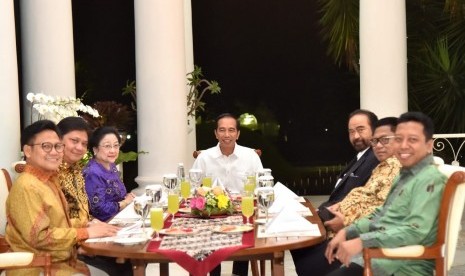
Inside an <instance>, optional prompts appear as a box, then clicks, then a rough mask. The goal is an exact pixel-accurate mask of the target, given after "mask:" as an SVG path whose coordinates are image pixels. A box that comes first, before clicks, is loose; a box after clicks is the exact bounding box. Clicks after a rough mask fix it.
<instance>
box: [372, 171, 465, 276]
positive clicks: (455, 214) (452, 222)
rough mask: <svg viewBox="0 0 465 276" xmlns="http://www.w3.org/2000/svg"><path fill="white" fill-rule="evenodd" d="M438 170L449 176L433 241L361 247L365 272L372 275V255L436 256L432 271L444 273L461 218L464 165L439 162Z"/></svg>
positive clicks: (464, 181)
mask: <svg viewBox="0 0 465 276" xmlns="http://www.w3.org/2000/svg"><path fill="white" fill-rule="evenodd" d="M439 170H440V171H442V172H443V173H444V174H446V175H447V176H449V179H448V181H447V184H446V187H445V189H444V194H443V196H442V200H441V206H440V211H439V218H438V232H437V240H436V243H434V244H433V245H431V246H423V245H409V246H403V247H398V248H365V249H364V250H363V258H364V261H365V266H364V275H365V276H371V275H373V273H372V269H371V259H372V258H387V259H403V260H407V259H410V260H414V259H417V260H418V259H429V260H435V262H436V269H435V271H436V274H435V275H436V276H443V275H447V272H448V271H449V270H450V268H451V266H452V262H453V261H454V255H455V250H456V247H457V240H458V235H459V231H460V221H461V218H462V212H463V208H464V204H465V172H464V171H465V168H463V167H458V166H450V165H442V166H439ZM458 170H459V171H458Z"/></svg>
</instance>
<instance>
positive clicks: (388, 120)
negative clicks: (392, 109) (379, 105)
mask: <svg viewBox="0 0 465 276" xmlns="http://www.w3.org/2000/svg"><path fill="white" fill-rule="evenodd" d="M380 126H390V127H391V131H392V132H395V131H396V128H397V118H396V117H384V118H381V119H379V120H378V121H377V122H376V124H375V129H376V128H378V127H380Z"/></svg>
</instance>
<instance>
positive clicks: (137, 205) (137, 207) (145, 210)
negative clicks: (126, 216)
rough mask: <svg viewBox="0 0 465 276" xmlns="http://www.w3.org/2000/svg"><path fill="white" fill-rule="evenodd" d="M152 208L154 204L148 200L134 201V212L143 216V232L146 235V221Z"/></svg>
mask: <svg viewBox="0 0 465 276" xmlns="http://www.w3.org/2000/svg"><path fill="white" fill-rule="evenodd" d="M150 208H152V202H150V201H148V200H142V199H137V200H135V201H134V211H135V212H136V214H138V215H140V216H141V221H142V232H143V233H144V234H145V220H146V219H147V216H148V214H149V212H150Z"/></svg>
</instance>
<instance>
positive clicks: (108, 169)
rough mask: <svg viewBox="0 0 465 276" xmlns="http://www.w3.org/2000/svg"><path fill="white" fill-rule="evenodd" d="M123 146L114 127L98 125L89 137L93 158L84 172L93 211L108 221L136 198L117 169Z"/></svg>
mask: <svg viewBox="0 0 465 276" xmlns="http://www.w3.org/2000/svg"><path fill="white" fill-rule="evenodd" d="M120 146H121V137H120V136H119V133H118V131H117V130H116V129H115V128H113V127H101V128H98V129H96V130H95V131H94V133H93V134H92V136H91V137H90V139H89V149H90V151H91V153H92V155H93V158H92V159H91V160H90V161H89V163H88V164H87V166H86V167H85V168H84V170H83V174H84V178H85V183H86V192H87V196H88V198H89V205H90V213H91V214H92V216H94V217H95V218H98V219H99V220H101V221H107V220H108V219H110V218H111V217H113V216H114V215H116V213H118V212H119V211H120V210H122V209H123V208H124V207H126V206H127V205H128V204H129V203H131V201H132V200H133V199H134V195H133V194H132V193H127V191H126V187H125V186H124V184H123V182H122V181H121V179H120V178H119V173H118V170H117V169H116V165H115V161H116V158H118V155H119V148H120Z"/></svg>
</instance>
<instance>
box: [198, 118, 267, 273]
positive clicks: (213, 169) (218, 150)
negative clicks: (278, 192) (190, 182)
mask: <svg viewBox="0 0 465 276" xmlns="http://www.w3.org/2000/svg"><path fill="white" fill-rule="evenodd" d="M239 127H240V123H239V120H237V118H236V117H235V116H234V115H232V114H230V113H223V114H221V115H219V116H218V117H217V118H216V129H215V137H216V139H217V140H218V144H217V145H216V146H215V147H212V148H209V149H207V150H203V151H202V152H201V153H200V154H199V156H197V159H196V160H195V162H194V165H192V168H194V169H201V170H202V172H203V173H210V174H212V177H213V181H215V180H216V181H220V183H221V185H223V186H224V187H225V188H226V189H228V191H230V192H231V193H240V192H242V191H243V190H244V178H245V177H246V176H247V173H255V172H257V171H258V170H261V169H263V165H262V162H261V161H260V157H259V156H258V154H257V153H256V152H255V151H254V150H253V149H251V148H247V147H243V146H239V145H238V144H237V143H236V141H237V140H238V139H239V135H240V134H241V131H240V130H239ZM220 274H221V266H220V265H219V266H217V267H216V268H215V269H214V270H212V271H211V272H210V275H220ZM247 274H248V262H247V261H241V262H239V261H235V262H234V263H233V275H240V276H242V275H247Z"/></svg>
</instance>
